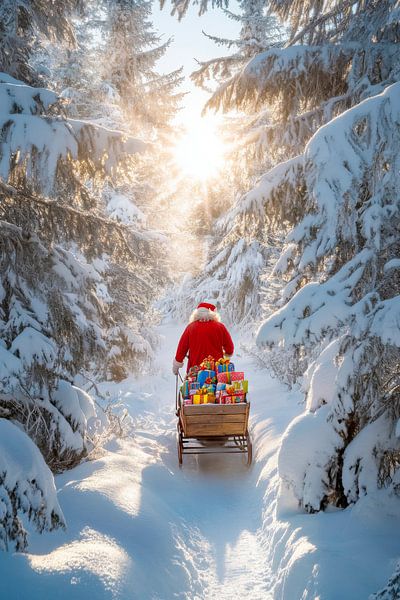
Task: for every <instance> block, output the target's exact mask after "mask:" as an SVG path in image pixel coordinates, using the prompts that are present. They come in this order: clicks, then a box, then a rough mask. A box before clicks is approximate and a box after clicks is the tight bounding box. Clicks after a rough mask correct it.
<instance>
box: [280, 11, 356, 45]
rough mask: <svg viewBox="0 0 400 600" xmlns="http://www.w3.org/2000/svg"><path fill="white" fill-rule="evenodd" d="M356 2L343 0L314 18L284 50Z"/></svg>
mask: <svg viewBox="0 0 400 600" xmlns="http://www.w3.org/2000/svg"><path fill="white" fill-rule="evenodd" d="M358 2H359V0H344V1H343V2H342V3H341V4H339V6H337V7H336V8H334V9H332V10H331V11H330V12H327V13H325V14H323V15H320V16H319V17H315V18H314V19H312V20H311V21H310V22H309V23H308V24H307V25H306V27H304V28H303V29H302V30H301V31H300V32H299V33H297V34H296V35H295V36H294V37H292V38H291V39H290V40H289V41H288V43H287V44H286V46H285V48H288V47H289V46H293V45H294V44H295V43H296V42H298V41H299V40H301V39H302V38H303V37H304V36H305V35H306V34H307V33H309V32H310V31H312V30H313V29H316V28H317V27H319V26H320V25H322V24H323V23H325V22H326V21H329V19H331V18H332V17H334V16H335V15H337V14H338V13H340V12H343V11H344V10H346V9H348V8H351V7H352V6H353V5H354V4H357V3H358Z"/></svg>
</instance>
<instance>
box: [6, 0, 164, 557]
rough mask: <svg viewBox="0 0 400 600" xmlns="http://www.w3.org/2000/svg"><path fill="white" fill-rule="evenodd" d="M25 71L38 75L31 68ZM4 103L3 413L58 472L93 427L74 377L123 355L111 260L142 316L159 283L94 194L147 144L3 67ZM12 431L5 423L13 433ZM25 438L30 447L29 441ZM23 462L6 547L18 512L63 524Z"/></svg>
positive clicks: (145, 248)
mask: <svg viewBox="0 0 400 600" xmlns="http://www.w3.org/2000/svg"><path fill="white" fill-rule="evenodd" d="M16 4H18V3H16ZM56 4H57V3H56ZM31 5H32V7H33V8H32V10H33V9H36V7H37V5H39V3H34V2H33V3H31V4H30V3H28V2H25V3H24V6H23V7H22V9H21V10H24V9H25V8H26V7H29V6H31ZM18 6H19V4H18ZM54 6H56V5H54ZM24 7H25V8H24ZM55 10H56V9H55ZM62 14H63V13H62V11H61V8H60V16H61V17H62ZM43 15H44V13H43ZM43 18H44V17H43ZM50 25H51V20H50V21H49V27H50ZM34 31H35V35H37V38H36V42H37V46H36V47H37V48H38V49H39V48H40V42H41V41H42V40H41V38H40V34H41V33H42V31H41V30H40V29H39V28H36V26H35V30H34ZM45 33H46V34H48V35H49V36H50V34H51V33H53V30H52V29H49V30H46V31H45ZM19 34H20V37H18V35H19ZM16 35H17V37H18V43H19V49H20V50H21V53H20V56H26V57H27V59H28V58H29V57H30V56H31V47H30V39H31V38H30V37H29V36H25V35H24V28H21V29H20V30H18V31H17V34H16ZM8 43H10V41H9V40H8V39H7V36H6V37H3V38H2V37H0V48H3V51H4V53H5V55H7V44H8ZM2 44H3V45H2ZM4 48H6V49H5V50H4ZM25 66H26V73H28V72H29V73H33V70H32V69H33V67H32V64H31V65H28V64H27V65H25ZM18 68H19V69H20V70H19V71H18V72H20V73H22V72H23V68H22V66H20V67H18ZM26 77H27V78H28V76H26ZM30 78H31V79H33V80H37V79H38V76H34V75H32V77H30ZM0 98H1V102H0V106H1V113H0V123H1V129H2V138H1V141H0V194H1V203H0V206H1V208H0V211H1V215H0V218H1V223H0V228H1V232H2V235H1V240H2V242H1V245H2V249H1V273H2V276H1V285H0V331H1V345H0V350H1V354H2V358H1V361H0V362H1V364H0V415H1V417H2V420H4V419H6V420H8V421H10V422H14V423H17V424H18V427H19V429H18V430H17V431H20V429H21V427H22V428H23V430H24V431H25V433H26V434H27V435H28V436H29V437H30V438H31V440H32V443H35V444H37V446H38V447H39V448H40V450H41V453H42V455H43V457H44V458H45V460H46V462H47V464H48V465H49V466H50V467H51V469H52V470H53V471H60V470H63V469H65V468H67V467H70V466H72V465H74V464H76V463H77V462H78V461H79V460H80V459H81V458H82V456H85V455H86V454H87V451H88V449H89V448H90V444H91V435H92V431H93V425H94V423H95V422H96V410H95V406H94V403H93V401H92V399H91V398H90V397H89V396H88V395H87V394H85V393H84V392H83V391H82V390H80V389H79V388H76V387H74V386H73V385H72V383H73V381H74V378H75V376H76V375H77V374H79V375H82V374H83V375H84V374H85V372H89V373H93V372H95V373H96V372H97V373H100V374H101V375H102V376H104V375H105V374H106V373H105V369H106V370H107V371H109V370H110V369H109V365H110V363H111V362H112V361H114V362H115V364H116V365H119V364H121V362H122V361H119V360H118V358H117V355H118V352H119V353H120V355H121V345H118V341H115V340H116V339H117V336H115V334H114V337H113V340H112V341H113V352H112V353H110V352H109V349H110V339H111V337H112V335H111V333H110V332H113V330H115V328H116V327H118V322H117V321H116V318H118V315H116V314H113V306H112V298H111V299H110V295H109V294H107V289H106V286H105V285H104V279H105V274H104V272H105V270H106V268H105V265H109V264H110V263H111V262H112V263H113V264H114V265H115V268H114V269H113V275H112V277H113V281H112V284H113V283H114V282H115V281H117V280H118V278H120V272H121V270H122V271H124V277H125V279H128V277H127V272H128V274H129V282H128V285H127V286H126V294H129V293H131V295H132V297H131V298H128V300H130V301H132V298H134V299H135V305H136V310H137V312H138V311H139V306H140V307H141V308H142V309H144V308H145V306H144V304H146V302H147V303H148V302H149V301H150V300H149V298H151V294H152V290H153V289H154V284H153V281H152V273H151V272H150V270H151V256H152V252H155V251H156V249H157V244H156V243H153V244H152V243H151V240H150V239H149V238H148V236H146V235H144V234H143V233H142V232H141V231H134V230H133V229H132V228H130V227H127V226H126V225H125V224H124V223H121V222H118V221H116V220H113V219H110V218H109V216H108V214H107V211H105V210H104V206H103V203H102V200H101V198H100V197H99V195H98V194H96V190H97V189H98V188H99V185H100V187H102V186H103V185H104V181H107V180H110V181H112V180H113V179H114V178H115V177H117V176H120V174H121V172H122V173H124V172H125V170H127V169H131V168H132V155H134V154H136V153H137V152H141V151H142V150H144V149H145V147H146V145H145V144H144V143H143V142H141V141H139V140H137V139H134V138H132V137H131V136H129V135H127V134H124V133H122V132H121V131H117V130H112V129H108V128H105V127H101V126H99V125H98V124H95V123H94V122H89V121H85V120H79V119H72V118H66V117H65V116H64V114H63V109H62V106H61V105H60V102H59V100H58V97H57V95H56V93H54V92H53V91H50V90H49V89H46V88H38V87H31V86H29V85H26V84H24V83H23V82H22V81H21V80H18V79H15V78H13V77H11V76H10V75H9V74H8V73H1V74H0ZM147 260H149V261H150V264H149V263H146V261H147ZM110 287H112V285H111V286H110ZM138 296H140V297H141V299H140V303H139V302H137V301H136V298H137V297H138ZM126 304H127V310H129V302H127V303H126ZM140 334H141V335H140V337H139V336H137V337H136V339H134V338H135V331H134V330H133V331H132V332H130V335H131V338H132V339H131V340H130V342H131V346H132V348H134V350H135V357H134V360H135V362H136V364H137V358H138V355H139V356H140V358H141V359H146V358H147V357H148V354H149V348H148V343H147V346H146V343H145V341H144V338H143V337H142V335H143V332H142V331H141V332H140ZM123 341H124V342H125V340H123ZM125 347H126V343H125ZM108 359H109V360H108ZM128 359H132V356H127V355H126V353H124V355H123V356H122V360H123V361H126V360H128ZM10 426H11V423H10ZM14 430H16V428H15V427H14V429H12V428H8V430H7V431H8V432H10V434H9V437H10V438H12V437H13V431H14ZM21 435H22V434H21ZM22 443H23V444H25V446H26V447H27V451H26V453H27V454H29V452H30V450H29V444H28V442H27V441H24V442H22V441H21V444H22ZM3 449H4V445H2V450H3ZM8 451H9V445H8V446H6V447H5V452H8ZM10 452H11V451H10ZM20 456H21V458H22V453H21V455H20ZM22 462H23V464H21V465H19V466H18V469H17V471H18V473H17V471H16V474H18V481H17V480H16V479H15V477H14V476H13V474H12V473H9V472H7V471H6V470H3V469H2V481H1V497H0V498H1V506H2V509H1V513H2V520H1V527H2V529H1V532H0V535H1V537H2V540H3V543H4V545H5V546H7V545H9V543H10V541H12V540H15V543H16V546H17V548H18V549H21V548H23V547H24V545H25V541H26V537H25V532H24V530H23V528H22V525H21V524H20V521H19V514H20V513H21V512H26V513H27V515H28V517H29V518H30V519H31V520H32V521H33V522H34V523H35V524H36V526H37V527H38V528H39V529H40V530H42V529H43V528H52V527H53V526H55V525H57V523H61V522H62V515H61V513H60V512H59V510H58V509H57V506H56V505H55V503H54V501H53V500H52V497H51V489H50V487H49V486H46V485H45V483H44V482H45V481H47V478H48V477H49V476H50V475H49V471H48V470H47V471H46V468H47V467H46V468H44V466H43V465H44V463H43V461H42V463H43V464H42V463H40V464H39V462H40V461H39V462H38V461H36V463H35V465H34V468H31V467H30V466H29V464H28V462H27V461H26V460H25V459H24V460H23V461H22ZM9 464H11V465H12V468H14V466H15V465H14V466H13V463H10V462H9ZM25 467H26V468H25ZM24 469H25V470H24ZM36 473H37V475H35V474H36ZM46 473H47V474H46ZM13 477H14V479H13ZM25 480H26V482H27V483H26V484H25V483H24V481H25ZM33 480H35V481H36V484H34V481H33ZM29 482H30V483H29ZM35 486H36V487H35Z"/></svg>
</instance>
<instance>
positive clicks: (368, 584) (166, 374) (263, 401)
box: [0, 325, 398, 600]
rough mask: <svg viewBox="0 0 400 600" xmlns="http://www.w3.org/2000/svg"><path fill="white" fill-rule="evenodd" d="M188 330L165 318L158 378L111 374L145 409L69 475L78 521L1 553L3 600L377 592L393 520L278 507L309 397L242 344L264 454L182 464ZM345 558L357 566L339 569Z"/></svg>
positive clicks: (134, 405) (66, 503)
mask: <svg viewBox="0 0 400 600" xmlns="http://www.w3.org/2000/svg"><path fill="white" fill-rule="evenodd" d="M180 329H181V328H178V327H176V326H172V325H170V326H164V327H163V328H161V333H162V334H163V336H164V338H163V343H162V345H161V347H160V354H159V360H158V363H157V371H156V372H155V373H154V375H153V377H151V378H150V377H143V378H142V379H141V380H139V381H134V380H128V381H125V382H123V384H122V385H121V384H119V385H113V386H108V390H109V392H110V393H111V395H112V396H113V397H115V396H118V397H119V398H120V400H121V402H123V403H124V404H125V405H126V406H127V407H128V409H129V411H130V413H131V415H132V416H133V418H134V422H135V434H134V437H133V438H130V439H124V440H117V441H114V442H112V443H109V445H108V447H107V452H106V453H105V454H104V455H103V456H101V457H100V458H99V459H98V460H96V461H92V462H88V463H84V464H82V465H80V466H79V467H77V468H76V469H74V470H72V471H69V472H67V473H65V474H63V475H61V476H59V477H57V486H58V488H59V501H60V504H61V506H62V508H63V511H64V513H65V516H66V520H67V524H68V528H67V531H66V532H55V533H52V534H46V535H43V536H40V535H38V534H35V535H32V536H31V538H30V546H29V552H30V553H29V554H27V555H8V554H4V555H2V557H1V562H0V581H1V584H0V586H1V587H0V598H1V600H3V599H4V600H5V599H7V600H17V599H21V600H22V599H23V600H25V599H29V600H31V599H35V600H36V599H37V600H39V599H40V600H43V599H47V598H49V599H50V598H56V597H57V598H60V599H62V600H63V599H67V598H68V599H74V600H75V599H77V600H80V599H82V600H83V599H85V600H88V599H89V600H103V599H113V598H118V599H122V600H135V599H138V600H170V599H171V600H172V599H175V598H178V599H179V598H181V599H185V600H217V599H218V600H219V599H221V600H224V599H226V600H228V599H229V600H234V599H242V598H243V597H244V596H246V597H247V598H249V599H250V600H268V599H269V598H283V599H285V600H297V599H300V598H304V599H306V598H321V600H336V599H340V600H347V599H348V600H358V599H360V600H361V599H365V598H367V597H368V593H371V592H372V591H374V590H376V589H378V588H379V584H383V583H384V582H385V580H386V579H387V577H388V576H389V574H390V557H394V556H396V554H398V542H397V539H396V538H397V536H396V535H394V533H395V532H394V533H393V521H390V520H389V521H387V522H386V523H383V527H382V521H381V520H378V521H377V522H376V523H374V522H373V518H371V516H372V515H371V514H368V511H367V513H365V507H364V512H363V510H361V511H360V510H358V514H357V511H345V513H343V512H342V511H340V512H339V511H336V512H331V513H326V514H325V513H323V514H319V515H313V516H309V515H303V514H301V513H299V512H297V511H293V510H292V512H290V511H289V512H288V513H287V517H285V518H283V519H282V516H281V520H279V519H278V518H277V516H276V514H275V507H276V497H277V475H276V455H277V448H278V444H279V440H280V437H281V435H282V433H283V431H284V429H285V428H286V426H287V424H288V423H289V421H290V420H291V419H292V418H293V416H295V414H296V413H299V412H300V411H301V406H299V404H298V399H299V398H300V396H299V395H296V393H294V392H293V393H288V392H287V391H285V390H284V389H283V388H282V387H280V386H279V384H277V383H276V382H274V381H273V380H271V379H270V378H269V377H268V375H267V374H266V373H265V372H263V371H261V372H260V371H258V372H257V371H256V370H255V368H254V366H253V365H252V364H251V360H250V359H249V358H247V357H245V356H240V350H239V351H238V353H237V355H236V358H235V361H236V363H237V364H238V365H240V369H241V370H242V369H243V370H245V372H246V373H247V375H248V377H249V380H250V385H251V402H252V407H251V414H252V423H251V430H252V437H253V440H254V441H255V457H254V458H255V460H254V462H253V466H252V467H251V468H250V469H249V468H247V467H246V465H245V460H244V459H243V457H241V456H240V455H215V454H213V455H209V456H201V457H195V456H185V457H184V464H183V468H182V469H180V468H179V466H178V462H177V453H176V417H175V415H174V393H175V380H174V378H173V376H172V375H171V374H170V362H171V355H172V353H173V350H174V348H175V345H176V341H177V338H178V336H179V333H180ZM366 524H367V526H368V527H369V531H368V535H365V527H366ZM365 549H367V552H366V553H365V556H366V557H368V558H366V559H365V560H361V555H362V551H363V550H365ZM374 569H378V571H377V572H376V573H375V572H374ZM343 570H344V572H345V573H347V574H348V577H345V578H344V579H343V581H338V579H337V573H338V572H343ZM16 582H18V585H17V584H16Z"/></svg>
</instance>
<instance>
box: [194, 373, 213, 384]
mask: <svg viewBox="0 0 400 600" xmlns="http://www.w3.org/2000/svg"><path fill="white" fill-rule="evenodd" d="M209 377H211V379H212V378H213V377H215V371H205V370H204V371H199V372H198V375H197V381H198V383H199V384H200V387H203V385H204V383H205V380H206V379H208V378H209Z"/></svg>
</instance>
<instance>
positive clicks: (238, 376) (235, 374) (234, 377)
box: [230, 371, 244, 381]
mask: <svg viewBox="0 0 400 600" xmlns="http://www.w3.org/2000/svg"><path fill="white" fill-rule="evenodd" d="M230 376H231V381H243V380H244V373H243V371H232V372H231V373H230Z"/></svg>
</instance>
